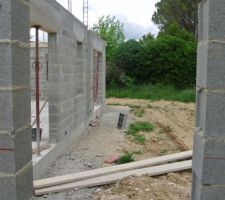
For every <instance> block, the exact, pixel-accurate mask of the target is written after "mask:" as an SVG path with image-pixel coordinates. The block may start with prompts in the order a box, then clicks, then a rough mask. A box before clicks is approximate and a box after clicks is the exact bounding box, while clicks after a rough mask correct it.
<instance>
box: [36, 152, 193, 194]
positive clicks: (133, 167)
mask: <svg viewBox="0 0 225 200" xmlns="http://www.w3.org/2000/svg"><path fill="white" fill-rule="evenodd" d="M191 157H192V151H187V152H182V153H177V154H172V155H167V156H162V157H156V158H151V159H148V160H142V161H137V162H133V163H129V164H124V165H117V166H112V167H105V168H101V169H95V170H90V171H86V172H79V173H75V174H69V175H64V176H57V177H52V178H47V179H42V180H36V181H34V188H35V194H36V195H43V194H47V193H51V192H60V191H65V190H66V189H71V187H72V186H73V188H83V187H92V186H99V185H104V184H109V183H112V182H115V181H117V180H120V179H122V178H124V177H127V176H133V175H143V174H148V175H150V176H153V175H160V174H164V173H170V172H175V171H182V170H185V169H190V168H191V161H185V162H176V163H173V164H165V163H168V162H175V161H178V160H185V159H190V158H191ZM162 164H164V165H162ZM156 165H157V167H151V166H156ZM94 180H95V181H94Z"/></svg>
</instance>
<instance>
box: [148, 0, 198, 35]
mask: <svg viewBox="0 0 225 200" xmlns="http://www.w3.org/2000/svg"><path fill="white" fill-rule="evenodd" d="M198 2H199V0H161V1H160V2H158V3H156V9H157V10H156V11H155V13H154V14H153V16H152V20H153V22H154V23H155V24H157V25H158V27H159V29H160V31H162V32H163V31H165V30H166V29H167V28H168V26H169V25H171V24H177V25H179V27H181V28H183V29H185V30H187V31H188V32H190V33H192V34H193V35H194V36H197V23H198Z"/></svg>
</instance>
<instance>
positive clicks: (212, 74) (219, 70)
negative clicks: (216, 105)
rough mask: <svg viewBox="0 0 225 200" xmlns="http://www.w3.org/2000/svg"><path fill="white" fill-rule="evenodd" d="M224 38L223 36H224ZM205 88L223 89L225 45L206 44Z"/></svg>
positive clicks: (219, 43) (224, 81)
mask: <svg viewBox="0 0 225 200" xmlns="http://www.w3.org/2000/svg"><path fill="white" fill-rule="evenodd" d="M224 37H225V36H224ZM207 62H208V63H207V82H206V87H207V88H210V89H213V88H215V89H218V88H225V80H224V76H225V68H224V63H225V43H223V42H209V43H208V61H207Z"/></svg>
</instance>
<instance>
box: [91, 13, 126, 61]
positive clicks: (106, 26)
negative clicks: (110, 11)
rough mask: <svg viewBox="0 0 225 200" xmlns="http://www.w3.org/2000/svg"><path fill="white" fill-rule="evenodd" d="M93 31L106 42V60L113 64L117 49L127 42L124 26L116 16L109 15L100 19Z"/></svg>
mask: <svg viewBox="0 0 225 200" xmlns="http://www.w3.org/2000/svg"><path fill="white" fill-rule="evenodd" d="M92 30H93V31H94V32H95V33H97V34H98V35H99V36H100V37H101V38H102V39H103V40H105V41H106V43H107V47H106V60H107V63H110V62H112V59H113V55H114V52H115V50H116V48H117V47H118V46H119V45H120V44H121V43H123V42H124V40H125V34H124V25H123V24H122V23H121V22H120V21H119V20H117V19H116V17H115V16H113V17H111V16H110V15H108V16H102V17H100V18H99V20H98V24H95V25H94V26H93V28H92Z"/></svg>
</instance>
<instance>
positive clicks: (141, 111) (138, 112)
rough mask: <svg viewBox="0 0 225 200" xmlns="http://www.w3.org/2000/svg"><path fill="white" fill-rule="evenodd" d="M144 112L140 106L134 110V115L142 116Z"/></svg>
mask: <svg viewBox="0 0 225 200" xmlns="http://www.w3.org/2000/svg"><path fill="white" fill-rule="evenodd" d="M144 114H145V109H144V108H141V109H137V110H135V111H134V115H135V116H137V117H143V116H144Z"/></svg>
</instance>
